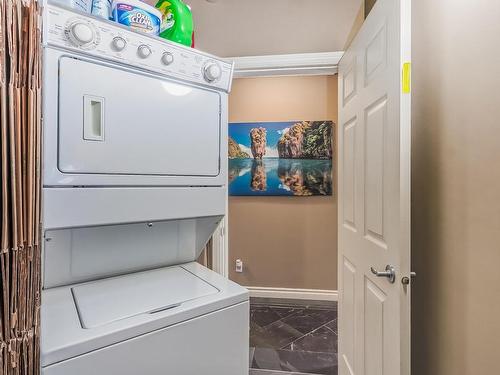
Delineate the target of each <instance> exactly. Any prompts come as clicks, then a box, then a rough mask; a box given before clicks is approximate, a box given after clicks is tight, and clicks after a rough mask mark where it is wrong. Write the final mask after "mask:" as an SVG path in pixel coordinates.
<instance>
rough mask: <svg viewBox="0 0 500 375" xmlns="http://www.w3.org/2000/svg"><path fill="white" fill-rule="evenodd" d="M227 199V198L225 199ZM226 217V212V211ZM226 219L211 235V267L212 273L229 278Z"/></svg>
mask: <svg viewBox="0 0 500 375" xmlns="http://www.w3.org/2000/svg"><path fill="white" fill-rule="evenodd" d="M226 199H227V198H226ZM226 215H227V211H226ZM226 217H227V216H226ZM226 233H227V225H226V219H224V218H223V219H222V220H221V222H220V223H219V226H218V227H217V229H216V230H215V231H214V234H213V235H212V265H213V271H215V272H217V273H218V274H220V275H222V276H224V277H225V278H228V277H229V267H228V248H227V234H226Z"/></svg>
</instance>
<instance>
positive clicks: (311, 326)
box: [250, 299, 337, 375]
mask: <svg viewBox="0 0 500 375" xmlns="http://www.w3.org/2000/svg"><path fill="white" fill-rule="evenodd" d="M250 368H251V369H250V375H301V374H315V375H337V305H336V303H334V302H320V303H318V302H317V301H316V302H313V301H286V302H283V301H282V300H259V299H252V301H251V305H250Z"/></svg>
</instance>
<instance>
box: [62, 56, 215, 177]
mask: <svg viewBox="0 0 500 375" xmlns="http://www.w3.org/2000/svg"><path fill="white" fill-rule="evenodd" d="M59 63H60V65H59V99H58V100H59V105H58V108H59V126H58V133H59V142H58V143H59V145H58V148H59V149H58V168H59V170H60V171H61V172H63V173H68V174H72V173H74V174H106V175H158V176H205V177H212V176H217V175H219V173H220V149H221V147H220V137H221V116H220V107H221V97H220V94H219V93H218V92H216V91H212V90H208V89H203V88H200V87H195V86H189V85H184V84H179V83H176V82H173V81H168V80H165V79H161V78H159V77H154V76H151V75H148V74H142V73H140V72H138V71H131V70H127V69H125V68H120V67H114V66H113V67H112V66H106V65H101V64H98V63H93V62H88V61H82V60H79V59H76V58H71V57H63V58H61V59H60V61H59Z"/></svg>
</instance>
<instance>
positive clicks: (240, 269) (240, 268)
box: [236, 259, 243, 272]
mask: <svg viewBox="0 0 500 375" xmlns="http://www.w3.org/2000/svg"><path fill="white" fill-rule="evenodd" d="M236 272H243V261H242V260H241V259H236Z"/></svg>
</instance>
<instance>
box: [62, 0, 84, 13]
mask: <svg viewBox="0 0 500 375" xmlns="http://www.w3.org/2000/svg"><path fill="white" fill-rule="evenodd" d="M56 2H57V3H59V4H62V5H65V6H67V7H70V8H73V9H76V10H78V11H80V12H84V13H90V12H91V11H92V0H56Z"/></svg>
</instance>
